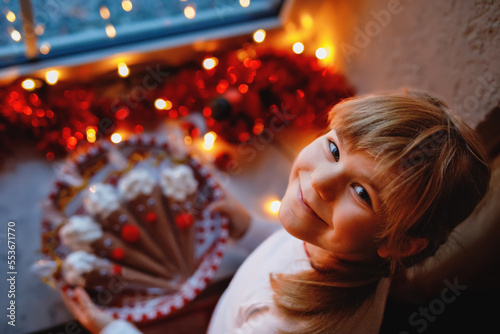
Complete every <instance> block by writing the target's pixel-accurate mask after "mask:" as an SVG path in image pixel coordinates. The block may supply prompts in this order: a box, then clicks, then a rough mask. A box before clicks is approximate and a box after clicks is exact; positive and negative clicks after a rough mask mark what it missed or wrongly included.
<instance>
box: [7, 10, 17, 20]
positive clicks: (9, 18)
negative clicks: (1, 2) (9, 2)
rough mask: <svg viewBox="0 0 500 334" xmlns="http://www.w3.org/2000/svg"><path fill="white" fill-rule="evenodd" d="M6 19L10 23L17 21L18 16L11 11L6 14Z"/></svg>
mask: <svg viewBox="0 0 500 334" xmlns="http://www.w3.org/2000/svg"><path fill="white" fill-rule="evenodd" d="M5 17H6V18H7V21H9V22H14V21H15V20H16V14H14V13H13V12H12V11H10V10H9V11H8V12H7V14H5Z"/></svg>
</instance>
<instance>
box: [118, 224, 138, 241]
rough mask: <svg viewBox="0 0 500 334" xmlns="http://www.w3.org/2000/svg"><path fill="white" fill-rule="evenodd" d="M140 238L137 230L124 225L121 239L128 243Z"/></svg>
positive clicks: (131, 226)
mask: <svg viewBox="0 0 500 334" xmlns="http://www.w3.org/2000/svg"><path fill="white" fill-rule="evenodd" d="M140 237H141V232H140V231H139V228H138V227H137V226H134V225H130V224H126V225H125V226H123V228H122V238H123V240H125V241H128V242H136V241H137V240H139V238H140Z"/></svg>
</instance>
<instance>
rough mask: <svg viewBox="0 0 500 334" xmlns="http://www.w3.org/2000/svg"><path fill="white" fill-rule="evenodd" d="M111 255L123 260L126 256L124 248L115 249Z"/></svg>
mask: <svg viewBox="0 0 500 334" xmlns="http://www.w3.org/2000/svg"><path fill="white" fill-rule="evenodd" d="M111 256H112V257H113V259H115V260H121V259H123V258H124V257H125V251H124V250H123V248H115V249H113V252H112V253H111Z"/></svg>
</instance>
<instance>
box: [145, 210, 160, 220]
mask: <svg viewBox="0 0 500 334" xmlns="http://www.w3.org/2000/svg"><path fill="white" fill-rule="evenodd" d="M157 219H158V216H157V215H156V213H154V212H148V213H147V214H146V221H147V222H148V223H154V222H155V221H156V220H157Z"/></svg>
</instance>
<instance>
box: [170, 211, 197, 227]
mask: <svg viewBox="0 0 500 334" xmlns="http://www.w3.org/2000/svg"><path fill="white" fill-rule="evenodd" d="M175 223H176V224H177V226H178V227H179V228H180V229H181V230H184V229H187V228H188V227H190V226H192V225H193V224H194V218H193V216H192V215H191V214H189V213H181V214H180V215H178V216H177V217H175Z"/></svg>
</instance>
